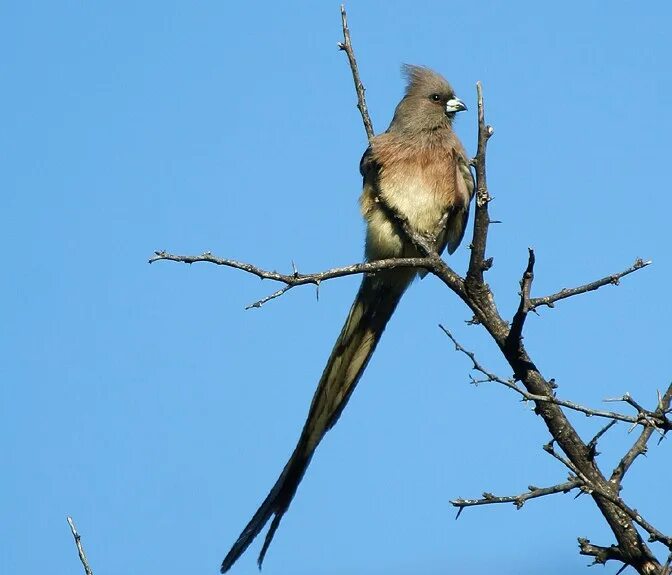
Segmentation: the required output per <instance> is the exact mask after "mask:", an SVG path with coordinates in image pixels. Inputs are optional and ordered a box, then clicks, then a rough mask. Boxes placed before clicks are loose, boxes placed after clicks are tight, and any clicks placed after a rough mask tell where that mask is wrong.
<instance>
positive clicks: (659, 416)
mask: <svg viewBox="0 0 672 575" xmlns="http://www.w3.org/2000/svg"><path fill="white" fill-rule="evenodd" d="M671 402H672V383H671V384H670V385H669V387H668V388H667V391H665V393H664V394H663V395H662V396H660V395H659V397H658V406H657V407H656V410H655V411H653V412H647V411H646V410H643V408H641V407H640V409H639V410H638V411H639V416H642V414H643V413H644V416H643V419H644V420H645V421H647V422H652V423H651V424H649V425H646V426H645V427H644V429H643V430H642V432H641V433H640V435H639V437H638V438H637V440H636V441H635V443H634V444H633V445H632V447H631V448H630V449H629V450H628V452H627V453H626V454H625V455H624V456H623V458H622V459H621V460H620V461H619V463H618V465H617V466H616V468H615V469H614V471H613V472H612V474H611V478H610V479H609V481H611V482H613V483H616V484H620V483H621V481H622V480H623V477H624V476H625V474H626V473H627V471H628V469H630V466H631V465H632V464H633V463H634V461H635V459H637V457H639V456H640V455H644V454H645V453H646V451H647V443H648V442H649V439H651V435H653V432H654V430H656V429H663V434H664V433H666V432H667V431H669V429H671V427H670V426H669V424H670V420H669V419H668V417H667V413H668V411H669V409H670V403H671ZM638 405H639V404H638ZM642 410H643V411H642ZM661 420H662V423H661Z"/></svg>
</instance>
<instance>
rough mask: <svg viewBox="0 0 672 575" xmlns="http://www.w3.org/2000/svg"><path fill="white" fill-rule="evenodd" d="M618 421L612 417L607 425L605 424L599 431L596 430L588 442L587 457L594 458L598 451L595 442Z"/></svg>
mask: <svg viewBox="0 0 672 575" xmlns="http://www.w3.org/2000/svg"><path fill="white" fill-rule="evenodd" d="M617 423H618V421H617V420H615V419H612V420H611V421H610V422H609V423H607V425H605V426H604V427H603V428H602V429H600V431H598V432H597V433H596V434H595V435H594V437H593V438H592V439H591V440H590V441H589V442H588V449H589V457H590V459H595V458H596V457H597V456H598V455H599V454H600V452H599V451H598V450H597V442H598V441H599V439H600V437H602V436H603V435H604V434H605V433H606V432H607V431H609V430H610V429H611V428H612V427H613V426H614V425H616V424H617Z"/></svg>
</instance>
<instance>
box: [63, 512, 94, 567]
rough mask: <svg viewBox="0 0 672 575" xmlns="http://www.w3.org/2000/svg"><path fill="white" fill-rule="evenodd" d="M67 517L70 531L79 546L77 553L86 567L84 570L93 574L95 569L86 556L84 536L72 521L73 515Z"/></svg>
mask: <svg viewBox="0 0 672 575" xmlns="http://www.w3.org/2000/svg"><path fill="white" fill-rule="evenodd" d="M67 519H68V525H69V526H70V532H71V533H72V537H73V538H74V540H75V545H76V546H77V553H78V554H79V560H80V561H81V563H82V566H83V567H84V572H85V573H86V575H93V570H92V569H91V566H90V565H89V561H88V560H87V558H86V553H84V547H83V546H82V537H81V535H80V534H79V533H78V532H77V529H76V528H75V524H74V522H73V521H72V517H68V518H67Z"/></svg>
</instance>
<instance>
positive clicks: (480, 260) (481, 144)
mask: <svg viewBox="0 0 672 575" xmlns="http://www.w3.org/2000/svg"><path fill="white" fill-rule="evenodd" d="M476 94H477V97H478V148H477V151H476V157H475V158H474V159H473V161H472V163H473V165H474V166H475V168H476V208H475V215H474V234H473V236H472V240H471V246H470V247H471V257H470V258H469V271H468V272H467V282H468V283H469V284H471V285H473V286H474V287H476V286H479V285H482V284H483V272H484V271H486V270H488V269H489V268H490V266H491V265H492V260H486V259H485V248H486V244H487V242H488V227H489V225H490V215H489V213H488V203H489V202H490V200H491V198H490V194H489V193H488V184H487V177H486V170H485V153H486V149H487V146H488V140H489V139H490V138H491V137H492V135H493V134H494V133H495V131H494V129H493V128H492V126H488V125H486V123H485V106H484V104H483V87H482V85H481V83H480V82H477V83H476Z"/></svg>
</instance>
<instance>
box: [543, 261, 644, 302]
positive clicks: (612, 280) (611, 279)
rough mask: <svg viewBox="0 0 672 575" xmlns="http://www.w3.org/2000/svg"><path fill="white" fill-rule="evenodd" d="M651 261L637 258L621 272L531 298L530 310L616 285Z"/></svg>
mask: <svg viewBox="0 0 672 575" xmlns="http://www.w3.org/2000/svg"><path fill="white" fill-rule="evenodd" d="M651 263H652V262H651V261H650V260H649V261H644V260H643V259H641V258H637V259H636V260H635V263H634V264H632V265H631V266H630V267H629V268H628V269H626V270H623V271H622V272H619V273H616V274H611V275H609V276H606V277H603V278H601V279H599V280H596V281H594V282H590V283H587V284H585V285H582V286H578V287H575V288H565V289H561V290H560V291H559V292H557V293H554V294H552V295H547V296H544V297H535V298H532V299H531V300H530V310H533V309H536V308H538V307H540V306H544V305H545V306H548V307H554V305H555V302H556V301H560V300H562V299H567V298H568V297H572V296H575V295H579V294H582V293H586V292H589V291H595V290H596V289H599V288H601V287H603V286H606V285H618V284H619V280H620V279H621V278H622V277H625V276H627V275H629V274H631V273H633V272H636V271H637V270H641V269H642V268H645V267H646V266H648V265H650V264H651Z"/></svg>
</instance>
